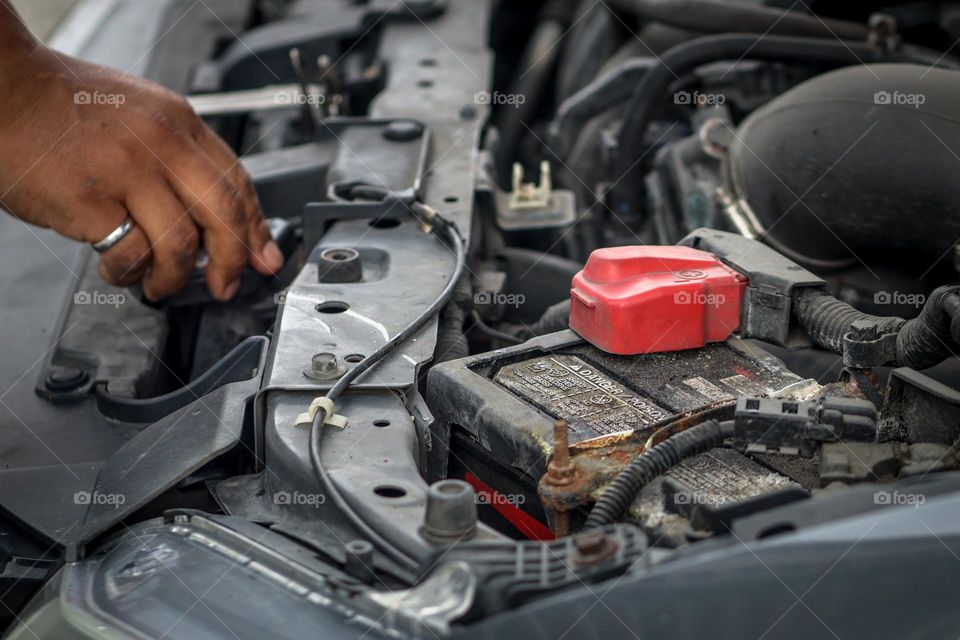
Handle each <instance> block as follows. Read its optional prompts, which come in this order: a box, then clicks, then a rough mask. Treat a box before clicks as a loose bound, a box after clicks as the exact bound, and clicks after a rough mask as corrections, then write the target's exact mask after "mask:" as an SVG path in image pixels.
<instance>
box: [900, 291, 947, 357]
mask: <svg viewBox="0 0 960 640" xmlns="http://www.w3.org/2000/svg"><path fill="white" fill-rule="evenodd" d="M958 291H960V286H957V285H951V286H946V287H938V288H937V289H934V290H933V293H931V294H930V297H929V298H928V299H927V302H926V303H925V304H924V305H923V309H921V310H920V315H919V316H917V317H916V318H914V319H912V320H907V323H906V324H905V325H903V328H902V329H901V330H900V333H898V334H897V365H899V366H901V367H910V368H912V369H926V368H928V367H932V366H934V365H938V364H940V363H941V362H943V361H944V360H946V359H947V358H949V357H950V356H951V355H953V354H954V353H956V351H957V342H956V340H954V338H953V332H952V329H951V325H952V323H953V320H954V318H955V317H956V316H954V315H952V313H951V311H950V308H951V307H953V304H952V301H953V299H954V298H955V297H956V296H957V292H958Z"/></svg>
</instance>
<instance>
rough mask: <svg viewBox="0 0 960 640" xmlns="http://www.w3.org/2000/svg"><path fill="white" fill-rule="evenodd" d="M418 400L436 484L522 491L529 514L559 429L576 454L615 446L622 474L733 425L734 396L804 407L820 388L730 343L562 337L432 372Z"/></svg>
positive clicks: (759, 352) (754, 350)
mask: <svg viewBox="0 0 960 640" xmlns="http://www.w3.org/2000/svg"><path fill="white" fill-rule="evenodd" d="M427 389H428V396H427V403H428V405H429V406H430V407H431V410H432V412H433V414H434V415H433V417H434V422H433V426H432V430H431V436H432V437H431V446H430V448H429V451H428V457H430V458H431V459H432V461H428V464H427V465H426V466H427V467H428V468H432V469H434V471H435V475H436V476H437V477H446V476H447V475H448V474H449V475H452V476H467V479H468V480H470V481H471V482H474V484H475V486H477V487H490V488H492V490H496V491H497V492H500V493H506V494H509V495H520V494H523V493H524V492H526V495H527V496H528V498H527V502H528V505H529V503H530V502H533V503H534V505H533V506H532V507H531V508H532V510H533V511H536V508H535V506H536V505H535V503H536V502H537V499H536V483H537V481H538V480H539V478H540V477H541V476H542V475H543V474H544V473H545V471H546V468H547V460H548V458H549V456H550V454H551V453H552V451H553V424H554V422H555V421H556V420H558V419H563V420H566V421H567V423H568V424H569V440H570V444H571V449H572V451H573V452H574V453H576V452H577V451H578V450H584V449H587V448H597V447H603V446H610V445H613V446H614V450H613V452H612V455H611V456H609V458H610V460H609V462H610V463H611V464H614V465H618V468H622V466H623V465H625V464H626V463H627V462H629V460H630V459H632V456H633V455H636V452H637V451H639V449H638V445H642V444H643V443H645V442H646V441H647V440H648V438H650V436H652V435H653V434H654V433H656V432H657V431H658V430H660V429H665V428H669V427H670V426H671V425H679V424H682V423H683V421H686V422H687V424H686V425H685V426H690V425H691V424H694V423H696V422H699V421H702V420H705V419H708V418H717V419H728V418H731V417H732V415H733V409H734V404H735V401H736V397H737V396H738V395H749V396H759V397H772V396H781V397H794V398H797V399H801V398H803V397H807V396H809V395H812V394H814V393H816V391H817V390H818V389H819V385H817V384H816V382H814V381H812V380H804V379H801V378H800V377H799V376H797V375H795V374H794V373H792V372H790V371H789V370H787V369H786V367H785V366H784V365H783V363H782V362H781V361H780V360H779V359H777V358H775V357H774V356H772V355H770V354H769V353H767V352H766V351H764V350H763V349H761V348H760V347H758V346H757V345H756V344H755V343H751V342H745V341H742V340H740V339H738V338H736V337H732V338H730V339H728V340H726V341H724V342H717V343H710V344H707V345H705V346H703V347H701V348H698V349H689V350H684V351H670V352H662V353H646V354H639V355H630V356H621V355H613V354H609V353H606V352H604V351H601V350H600V349H597V348H596V347H594V346H593V345H591V344H589V343H587V342H585V341H583V340H582V339H581V338H580V337H579V336H577V334H575V333H573V332H572V331H562V332H559V333H554V334H549V335H546V336H541V337H538V338H535V339H533V340H530V341H529V342H527V343H525V344H522V345H518V346H515V347H510V348H507V349H500V350H497V351H492V352H489V353H485V354H480V355H475V356H471V357H468V358H464V359H461V360H455V361H451V362H446V363H443V364H440V365H437V366H436V367H434V368H433V369H432V370H431V372H430V378H429V383H428V384H427ZM619 443H622V445H623V448H622V454H621V455H619V456H618V454H617V446H618V444H619ZM631 443H632V449H631ZM630 451H633V452H634V453H630Z"/></svg>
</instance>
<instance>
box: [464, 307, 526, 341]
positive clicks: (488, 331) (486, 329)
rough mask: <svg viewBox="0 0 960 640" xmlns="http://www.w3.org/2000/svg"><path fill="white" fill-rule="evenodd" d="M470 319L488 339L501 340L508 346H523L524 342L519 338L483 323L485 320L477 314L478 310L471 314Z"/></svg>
mask: <svg viewBox="0 0 960 640" xmlns="http://www.w3.org/2000/svg"><path fill="white" fill-rule="evenodd" d="M470 318H471V319H472V320H473V324H474V326H475V327H476V328H477V329H479V330H480V333H482V334H483V335H485V336H487V337H488V338H493V339H494V340H499V341H500V342H504V343H506V344H510V345H514V344H522V343H523V340H521V339H520V338H518V337H517V336H513V335H510V334H509V333H504V332H503V331H497V330H496V329H494V328H493V327H491V326H490V325H488V324H487V323H486V322H484V321H483V318H481V317H480V314H479V313H477V310H476V309H474V310H473V311H471V312H470Z"/></svg>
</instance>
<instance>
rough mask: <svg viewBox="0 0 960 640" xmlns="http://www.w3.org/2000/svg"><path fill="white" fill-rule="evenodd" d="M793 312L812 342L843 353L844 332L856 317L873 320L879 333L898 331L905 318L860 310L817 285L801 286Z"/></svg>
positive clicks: (847, 330) (845, 332) (857, 318)
mask: <svg viewBox="0 0 960 640" xmlns="http://www.w3.org/2000/svg"><path fill="white" fill-rule="evenodd" d="M793 313H794V316H796V318H797V322H798V323H799V324H800V327H801V328H802V329H803V330H804V332H805V333H806V334H807V335H808V336H809V337H810V339H811V340H813V343H814V344H815V345H817V346H819V347H822V348H824V349H826V350H828V351H833V352H835V353H843V336H844V335H846V334H847V333H848V332H849V331H850V325H851V324H852V323H853V322H855V321H857V320H867V321H871V322H876V323H877V328H878V329H879V331H880V333H891V332H893V331H898V330H899V329H900V328H901V327H902V326H903V325H904V323H905V322H906V321H905V320H904V319H903V318H892V317H883V316H874V315H871V314H869V313H863V312H862V311H858V310H857V309H855V308H853V307H852V306H850V305H849V304H847V303H846V302H842V301H840V300H837V299H836V298H835V297H833V296H832V295H830V294H829V293H826V292H824V291H821V290H820V289H801V290H800V293H799V294H798V295H797V299H796V302H795V304H794V308H793Z"/></svg>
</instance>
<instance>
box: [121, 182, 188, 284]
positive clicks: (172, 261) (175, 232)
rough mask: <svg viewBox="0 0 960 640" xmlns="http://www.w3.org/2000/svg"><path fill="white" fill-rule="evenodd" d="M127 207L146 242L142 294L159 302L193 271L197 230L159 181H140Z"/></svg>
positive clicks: (163, 183) (170, 192)
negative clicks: (147, 250) (147, 251)
mask: <svg viewBox="0 0 960 640" xmlns="http://www.w3.org/2000/svg"><path fill="white" fill-rule="evenodd" d="M127 208H128V209H129V210H130V215H131V217H132V218H133V219H134V221H135V222H136V223H137V226H138V227H139V228H140V229H141V230H142V233H143V234H145V236H146V240H147V241H148V242H149V248H150V256H151V260H150V263H149V270H147V272H146V276H145V277H144V278H143V293H144V295H146V296H147V297H148V298H150V299H151V300H160V299H162V298H165V297H167V296H169V295H170V294H172V293H174V292H176V291H178V290H179V289H180V288H182V287H183V285H185V284H186V283H187V280H188V279H189V278H190V275H191V274H192V273H193V270H194V269H195V268H196V265H197V256H198V255H199V253H200V231H199V230H198V229H197V225H196V224H195V223H194V221H193V218H191V217H190V215H189V214H188V213H187V211H186V208H185V207H184V206H183V203H182V202H180V199H179V198H178V197H177V196H176V194H175V193H174V192H173V190H172V189H171V188H170V185H168V184H167V183H166V182H165V181H164V180H163V179H162V178H161V179H156V178H155V179H154V180H153V182H149V181H147V180H143V181H141V182H140V186H139V187H138V189H137V190H136V191H135V192H134V193H133V194H132V195H131V196H129V197H128V201H127ZM121 244H122V243H121ZM118 246H119V245H118Z"/></svg>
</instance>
